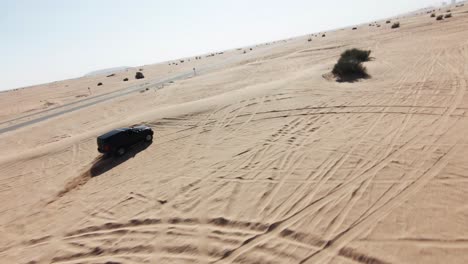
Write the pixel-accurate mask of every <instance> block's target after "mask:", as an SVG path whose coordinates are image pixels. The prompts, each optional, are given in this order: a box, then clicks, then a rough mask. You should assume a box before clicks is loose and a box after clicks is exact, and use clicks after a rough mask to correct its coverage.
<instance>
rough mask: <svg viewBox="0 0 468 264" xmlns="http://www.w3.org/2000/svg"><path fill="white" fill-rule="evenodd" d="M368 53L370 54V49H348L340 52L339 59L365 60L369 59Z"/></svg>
mask: <svg viewBox="0 0 468 264" xmlns="http://www.w3.org/2000/svg"><path fill="white" fill-rule="evenodd" d="M370 54H371V51H370V50H360V49H349V50H346V51H345V52H343V53H341V59H347V60H357V61H359V62H366V61H369V60H370Z"/></svg>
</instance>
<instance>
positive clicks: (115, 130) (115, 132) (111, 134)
mask: <svg viewBox="0 0 468 264" xmlns="http://www.w3.org/2000/svg"><path fill="white" fill-rule="evenodd" d="M129 129H130V128H127V127H126V128H118V129H114V130H111V131H109V132H107V133H105V134H103V135H100V136H99V137H98V138H99V139H106V138H109V137H112V136H113V135H116V134H118V133H120V132H124V131H127V130H129Z"/></svg>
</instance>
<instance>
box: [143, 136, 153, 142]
mask: <svg viewBox="0 0 468 264" xmlns="http://www.w3.org/2000/svg"><path fill="white" fill-rule="evenodd" d="M151 140H153V136H152V135H150V134H148V135H146V137H145V141H146V142H150V141H151Z"/></svg>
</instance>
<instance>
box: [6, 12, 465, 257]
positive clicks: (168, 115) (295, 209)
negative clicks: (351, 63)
mask: <svg viewBox="0 0 468 264" xmlns="http://www.w3.org/2000/svg"><path fill="white" fill-rule="evenodd" d="M441 12H442V11H438V13H441ZM452 13H453V17H452V18H448V19H445V20H443V21H436V20H435V18H431V17H429V15H428V14H425V13H424V14H416V15H414V14H413V15H411V16H406V17H404V18H399V19H392V22H393V21H396V20H398V21H399V22H400V23H401V28H399V29H391V28H390V27H391V24H386V23H385V20H383V21H377V24H379V25H381V26H380V27H377V26H369V25H368V24H365V25H358V26H357V30H352V29H351V27H350V28H345V29H339V30H335V31H330V32H326V37H322V34H320V35H318V36H315V34H314V35H312V36H310V35H307V36H303V37H298V38H294V39H289V40H285V41H277V42H274V43H269V44H261V45H257V46H253V47H246V48H242V49H239V50H238V49H235V50H230V51H225V52H224V53H223V54H216V55H215V56H209V57H207V55H208V54H205V55H200V56H202V59H201V60H196V59H194V58H190V61H188V58H185V59H184V60H185V61H184V63H180V61H179V63H178V65H174V64H172V63H171V62H166V63H160V64H155V65H145V66H142V67H137V68H135V69H133V70H129V71H128V72H120V73H117V74H116V76H112V77H106V76H87V77H83V78H77V79H73V80H66V81H60V82H55V83H51V84H45V85H39V86H35V87H30V88H25V89H20V90H15V91H7V92H3V93H0V109H1V112H0V123H1V124H0V129H2V128H6V127H9V126H13V125H15V124H18V123H21V122H25V121H28V120H34V119H36V118H40V117H41V116H44V115H47V114H48V113H53V112H54V111H59V110H55V107H62V108H59V109H70V107H71V106H69V105H68V104H70V103H72V104H73V107H75V106H77V105H78V106H79V105H84V104H85V103H86V102H93V101H86V102H83V101H79V100H83V99H89V100H94V99H93V98H94V97H96V96H99V95H105V94H107V93H112V92H119V91H122V90H125V89H129V87H130V88H131V89H134V90H135V92H131V93H128V94H124V95H122V96H118V97H116V98H112V99H109V100H106V101H102V102H96V103H95V104H91V105H88V106H83V107H82V108H79V109H76V110H73V111H70V112H67V113H63V114H59V115H57V116H54V117H51V118H48V119H45V120H42V121H41V122H37V123H33V124H30V125H25V126H22V127H19V128H17V129H14V130H11V131H6V132H3V133H1V134H0V200H1V201H2V203H1V205H0V227H1V230H0V233H1V234H2V235H1V238H2V239H1V240H0V262H1V263H375V264H381V263H468V224H467V223H468V205H467V202H466V201H467V200H468V191H467V190H468V148H467V144H468V136H467V135H468V134H467V131H468V112H467V110H468V95H467V82H468V68H467V65H468V8H467V7H462V8H456V9H452ZM309 38H312V41H308V39H309ZM348 48H363V49H369V50H371V51H372V57H374V59H373V60H372V61H370V62H367V63H365V66H366V67H367V68H368V72H369V73H370V75H371V76H372V78H370V79H365V80H360V81H358V82H353V83H339V82H336V81H334V80H333V79H330V78H328V77H327V76H328V73H330V71H331V69H332V67H333V65H334V63H335V62H336V61H337V59H338V58H339V55H340V53H341V52H343V51H344V50H346V49H348ZM251 49H252V50H251ZM244 51H245V53H244ZM194 67H196V68H197V69H198V72H197V74H196V75H190V74H186V73H190V72H191V71H192V68H194ZM139 69H143V73H144V74H145V76H146V78H145V79H143V80H135V79H134V78H133V76H134V74H135V72H136V71H138V70H139ZM184 74H186V75H185V76H182V77H180V78H177V80H174V81H173V82H172V83H169V82H164V80H167V79H168V78H170V77H172V76H179V75H184ZM125 77H128V78H130V81H129V82H123V81H122V79H123V78H125ZM98 82H103V86H99V87H98V86H96V84H97V83H98ZM161 82H162V83H164V85H162V84H161ZM88 87H91V89H92V91H91V94H89V93H88V89H87V88H88ZM146 88H148V89H146ZM125 91H127V90H125ZM45 110H46V112H44V111H45ZM49 110H50V112H47V111H49ZM134 124H146V125H148V126H151V127H152V128H153V130H154V132H155V138H154V141H153V143H152V144H151V145H139V146H136V147H135V148H134V149H132V150H131V151H130V152H129V153H128V154H127V155H126V156H124V157H122V158H116V159H112V158H108V159H104V158H102V157H101V156H100V155H99V154H98V152H97V150H96V148H97V146H96V137H97V136H99V135H100V134H102V133H104V132H106V131H108V130H110V129H114V128H118V127H123V126H131V125H134Z"/></svg>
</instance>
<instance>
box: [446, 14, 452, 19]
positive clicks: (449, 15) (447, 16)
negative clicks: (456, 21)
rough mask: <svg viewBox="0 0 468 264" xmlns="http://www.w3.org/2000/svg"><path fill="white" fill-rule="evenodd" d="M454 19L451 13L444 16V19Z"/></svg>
mask: <svg viewBox="0 0 468 264" xmlns="http://www.w3.org/2000/svg"><path fill="white" fill-rule="evenodd" d="M451 17H452V14H451V13H448V14H446V15H445V16H444V18H451Z"/></svg>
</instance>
